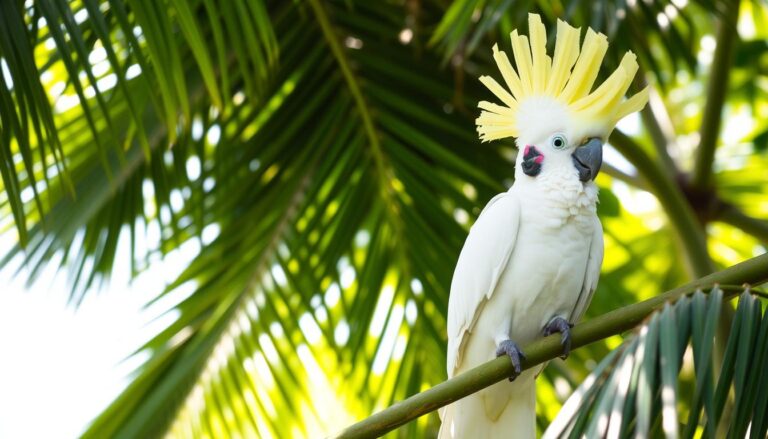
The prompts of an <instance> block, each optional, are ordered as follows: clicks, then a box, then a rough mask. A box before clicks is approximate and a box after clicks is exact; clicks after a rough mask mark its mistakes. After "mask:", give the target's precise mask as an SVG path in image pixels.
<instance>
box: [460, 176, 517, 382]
mask: <svg viewBox="0 0 768 439" xmlns="http://www.w3.org/2000/svg"><path fill="white" fill-rule="evenodd" d="M517 197H518V195H517V193H515V192H513V191H510V192H505V193H503V194H499V195H497V196H495V197H494V198H493V199H491V201H490V202H488V205H487V206H485V209H483V211H482V212H481V213H480V216H479V217H478V218H477V221H476V222H475V224H474V225H473V226H472V229H471V230H470V231H469V236H468V237H467V241H466V242H465V243H464V248H462V250H461V254H460V255H459V261H458V262H457V263H456V271H454V273H453V281H452V282H451V295H450V298H449V300H448V362H447V363H448V364H447V368H448V376H449V377H450V376H453V374H454V373H455V371H456V369H457V368H458V367H459V365H460V364H461V356H462V351H463V350H464V344H465V342H466V340H465V338H466V335H467V332H468V331H471V330H472V327H473V326H474V324H475V322H476V321H477V318H478V316H479V315H480V312H482V309H483V306H484V305H485V302H486V301H487V300H488V299H490V297H491V295H492V294H493V290H494V289H495V288H496V284H497V282H498V280H499V278H500V277H501V274H502V273H503V271H504V269H505V268H506V266H507V261H508V260H509V256H510V254H512V250H513V249H514V247H515V240H516V239H517V231H518V228H519V225H520V202H519V200H518V198H517Z"/></svg>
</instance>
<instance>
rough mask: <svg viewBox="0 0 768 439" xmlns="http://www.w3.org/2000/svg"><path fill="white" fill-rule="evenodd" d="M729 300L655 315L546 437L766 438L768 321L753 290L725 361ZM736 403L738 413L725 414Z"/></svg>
mask: <svg viewBox="0 0 768 439" xmlns="http://www.w3.org/2000/svg"><path fill="white" fill-rule="evenodd" d="M722 300H723V294H722V291H721V290H717V289H715V290H713V292H711V293H709V294H707V295H705V294H703V293H702V292H697V293H696V294H694V296H693V297H692V298H690V299H689V298H683V299H681V300H679V301H678V302H676V303H675V304H674V305H667V306H665V308H664V309H663V310H662V311H660V312H657V313H656V314H654V315H653V316H652V317H651V318H650V319H649V321H648V322H647V323H646V324H645V325H643V326H642V327H641V328H639V329H638V330H637V331H636V334H635V336H633V337H631V338H630V339H628V340H626V341H625V342H624V343H623V344H622V345H621V346H620V347H619V348H617V349H616V350H615V351H613V352H612V353H611V354H610V355H608V356H606V357H605V358H604V359H603V361H601V362H600V364H599V365H598V366H597V367H596V368H595V370H594V371H593V372H592V373H591V374H590V375H589V376H588V377H587V379H586V380H585V381H584V382H583V383H582V384H581V385H580V386H579V388H577V389H576V391H575V392H574V393H573V395H572V396H571V397H570V398H569V399H568V401H567V402H566V403H565V404H564V406H563V409H562V410H561V412H560V414H559V415H558V416H557V418H555V420H554V421H553V422H552V424H551V425H550V426H549V428H548V429H547V431H546V432H545V434H544V437H549V438H554V437H581V436H584V435H586V436H587V437H626V436H640V437H654V436H661V435H664V436H666V437H686V438H692V437H694V435H703V437H724V435H725V434H727V437H751V438H760V437H764V436H765V434H766V429H767V428H768V422H766V416H768V412H766V408H767V407H768V396H766V395H765V392H760V391H759V390H758V389H762V388H763V386H764V385H765V384H766V383H765V380H766V377H765V374H764V373H762V371H764V370H765V367H766V366H768V364H766V363H768V343H767V342H768V338H766V337H768V317H766V315H765V313H764V312H763V310H762V303H761V301H760V300H759V299H758V298H756V297H755V296H753V295H751V294H750V292H749V289H747V290H746V291H745V292H744V293H743V294H742V295H741V297H740V299H739V305H738V308H737V310H736V314H735V316H734V319H733V322H732V323H731V328H730V336H729V338H728V341H727V343H726V348H725V352H722V353H718V351H717V349H716V344H715V335H716V334H717V326H718V325H719V324H720V319H719V318H718V317H719V315H720V310H721V307H722V306H727V304H726V305H723V303H722ZM721 358H722V359H721ZM683 386H691V387H692V389H689V391H688V392H686V393H682V387H683ZM685 395H689V397H690V400H688V397H686V396H685ZM729 395H733V401H732V403H733V410H732V411H729V412H724V410H723V409H724V407H725V406H726V401H727V400H728V399H729V398H730V397H731V396H729ZM680 407H687V410H685V411H683V412H682V413H681V412H680V410H679V409H680Z"/></svg>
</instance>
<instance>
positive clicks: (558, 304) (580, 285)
mask: <svg viewBox="0 0 768 439" xmlns="http://www.w3.org/2000/svg"><path fill="white" fill-rule="evenodd" d="M528 27H529V34H530V44H529V39H528V38H526V37H525V36H523V35H519V34H518V32H517V31H514V32H512V34H511V39H512V50H513V54H514V58H515V64H516V66H517V68H516V69H514V68H513V67H512V64H511V63H510V61H509V58H508V57H507V55H506V54H505V53H504V52H503V51H499V50H498V48H497V47H494V48H493V57H494V59H495V61H496V63H497V64H498V67H499V70H500V71H501V76H502V77H503V78H504V81H505V83H506V85H507V87H508V89H509V91H507V90H506V89H505V88H504V87H502V86H501V85H500V84H499V83H498V82H496V81H495V80H494V79H492V78H490V77H487V76H486V77H481V78H480V81H482V83H483V84H485V85H486V87H488V89H490V91H491V92H493V94H495V95H496V96H497V97H498V98H499V99H500V100H501V102H502V103H503V104H504V105H498V104H493V103H490V102H480V103H479V107H480V108H481V109H483V110H484V111H482V113H481V115H480V117H479V118H478V119H477V130H478V132H479V134H480V138H481V139H482V140H483V141H488V140H494V139H500V138H504V137H515V138H516V143H517V146H518V150H519V151H520V153H519V154H518V155H517V161H516V164H515V168H516V171H515V182H514V184H513V185H512V187H511V188H510V189H509V190H508V191H507V192H505V193H503V194H499V195H497V196H495V197H494V198H493V199H492V200H491V201H490V202H489V203H488V205H487V206H486V207H485V209H484V210H483V211H482V213H481V214H480V217H479V218H478V219H477V222H476V223H475V224H474V226H473V227H472V229H471V231H470V232H469V236H468V237H467V241H466V243H465V244H464V248H463V249H462V251H461V255H460V256H459V261H458V263H457V265H456V271H455V272H454V275H453V282H452V283H451V294H450V299H449V302H448V359H447V368H448V376H449V377H452V376H454V375H456V374H459V373H461V372H463V371H466V370H469V369H471V368H473V367H476V366H478V365H480V364H482V363H485V362H487V361H489V360H492V359H493V358H494V357H497V356H502V355H506V356H508V357H509V358H510V360H511V361H512V363H513V365H514V369H515V372H516V373H515V377H513V378H516V379H514V381H513V382H508V381H506V380H505V381H502V382H499V383H497V384H494V385H492V386H490V387H488V388H486V389H484V390H482V391H480V392H477V393H475V394H472V395H470V396H467V397H466V398H463V399H461V400H459V401H456V402H454V403H453V404H451V405H449V406H447V407H445V408H443V409H442V410H441V412H440V415H441V419H442V422H443V423H442V426H441V429H440V435H439V437H440V438H502V437H503V438H509V437H514V438H533V437H535V435H536V424H535V419H536V387H535V382H534V378H535V377H536V375H537V374H538V373H539V372H540V371H541V367H539V368H536V369H535V370H527V371H525V372H523V373H520V366H521V364H520V362H521V359H523V358H524V354H523V352H522V351H521V349H520V347H521V346H523V345H525V344H526V343H529V342H531V341H533V340H535V339H537V338H539V337H542V336H547V335H549V334H552V333H555V332H557V333H560V336H561V342H562V345H563V355H564V356H567V355H568V353H569V351H570V328H571V327H572V325H573V323H574V322H576V321H578V320H579V319H580V318H581V316H582V314H584V311H585V310H586V308H587V306H588V305H589V302H590V300H591V299H592V293H594V291H595V287H596V286H597V279H598V276H599V274H600V265H601V264H602V260H603V231H602V227H601V225H600V221H599V219H598V217H597V214H596V206H595V205H596V203H597V192H598V190H597V186H596V185H595V183H594V179H595V176H596V175H597V173H598V171H599V169H600V166H601V164H602V147H603V142H605V141H606V138H607V137H608V135H609V134H610V132H611V131H612V130H613V127H614V126H615V125H616V123H617V122H618V121H619V119H621V118H622V117H624V116H626V115H628V114H630V113H633V112H635V111H638V110H640V109H641V108H642V107H643V106H644V105H645V103H646V102H647V100H648V89H647V88H646V89H644V90H643V91H641V92H639V93H637V94H635V95H634V96H632V97H631V98H630V99H626V100H625V99H624V94H625V93H626V92H627V90H628V89H629V86H630V83H631V82H632V79H633V77H634V76H635V73H636V72H637V69H638V65H637V61H636V57H635V55H634V54H633V53H631V52H629V53H627V54H626V55H625V56H624V58H623V59H622V60H621V63H620V65H619V66H618V68H617V69H616V71H614V72H613V73H612V74H611V75H610V76H609V77H608V78H607V79H606V80H605V81H604V82H603V83H602V84H600V85H599V86H597V87H595V88H594V90H593V84H594V83H595V79H596V78H597V74H598V70H599V69H600V64H601V63H602V60H603V57H604V55H605V52H606V50H607V49H608V40H607V38H606V36H605V35H603V34H600V33H597V32H595V31H593V30H592V29H587V32H586V36H585V38H584V42H583V44H582V45H581V50H579V40H580V29H576V28H573V27H571V26H570V25H568V24H567V23H565V22H563V21H558V23H557V40H556V44H555V49H554V54H553V55H552V58H550V57H549V56H548V55H547V51H546V30H545V28H544V25H543V24H542V22H541V18H540V17H539V16H538V15H535V14H530V15H529V17H528Z"/></svg>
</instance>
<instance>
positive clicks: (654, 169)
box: [610, 130, 714, 277]
mask: <svg viewBox="0 0 768 439" xmlns="http://www.w3.org/2000/svg"><path fill="white" fill-rule="evenodd" d="M610 143H611V145H613V146H614V147H615V148H616V150H617V151H619V152H620V153H621V154H622V155H623V156H624V157H626V159H627V160H629V161H630V162H631V163H632V164H633V165H635V167H636V168H637V171H638V172H639V173H640V175H641V176H643V178H644V179H645V181H646V182H647V183H648V186H650V188H651V190H652V191H653V193H654V194H655V195H656V197H657V198H658V199H659V202H660V203H661V205H662V206H663V207H664V211H665V212H666V214H667V215H668V216H669V219H670V221H671V222H672V225H673V226H674V227H675V229H676V230H677V232H678V233H679V235H680V237H681V239H682V241H683V246H684V247H685V250H686V253H687V255H688V261H689V262H690V267H691V269H692V271H693V273H694V276H695V277H701V276H704V275H707V274H709V273H711V272H712V271H714V265H712V260H711V259H710V258H709V253H708V251H707V240H706V236H705V235H704V230H703V228H702V227H701V224H699V222H698V221H697V220H696V216H695V215H694V213H693V210H692V209H691V205H690V204H689V203H688V201H687V200H686V199H685V197H684V196H683V193H682V192H681V191H680V188H679V187H678V185H677V183H675V181H674V180H673V179H672V176H671V175H669V174H667V173H666V172H664V170H663V169H662V168H661V167H660V166H658V165H657V164H656V162H654V160H653V159H652V158H651V156H649V155H648V154H647V153H646V152H645V150H643V149H642V148H641V147H640V145H638V144H637V143H635V141H634V140H632V138H630V137H629V136H627V135H626V134H624V133H622V132H621V131H619V130H614V131H613V134H611V137H610Z"/></svg>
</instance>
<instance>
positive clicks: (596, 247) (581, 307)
mask: <svg viewBox="0 0 768 439" xmlns="http://www.w3.org/2000/svg"><path fill="white" fill-rule="evenodd" d="M603 251H604V249H603V226H602V225H601V224H600V220H599V219H598V218H597V217H595V219H594V228H593V231H592V240H591V242H590V245H589V259H587V271H586V273H584V283H583V284H582V287H581V292H580V293H579V299H578V300H577V301H576V306H575V307H574V308H573V313H572V314H571V318H570V322H571V323H576V322H578V321H579V320H581V316H583V315H584V311H586V310H587V307H588V306H589V303H590V302H591V301H592V295H593V294H594V293H595V289H596V288H597V280H598V279H599V278H600V266H602V265H603Z"/></svg>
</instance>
